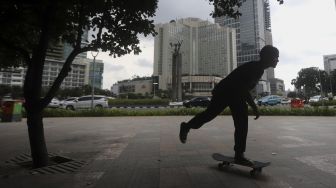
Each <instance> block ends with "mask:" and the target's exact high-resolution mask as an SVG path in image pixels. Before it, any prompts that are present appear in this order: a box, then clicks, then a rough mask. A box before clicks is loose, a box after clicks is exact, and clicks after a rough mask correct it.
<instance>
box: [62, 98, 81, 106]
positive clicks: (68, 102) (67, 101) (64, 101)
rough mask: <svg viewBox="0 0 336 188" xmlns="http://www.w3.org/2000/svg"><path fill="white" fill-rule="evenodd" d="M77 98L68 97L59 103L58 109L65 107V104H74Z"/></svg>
mask: <svg viewBox="0 0 336 188" xmlns="http://www.w3.org/2000/svg"><path fill="white" fill-rule="evenodd" d="M77 98H78V97H70V98H67V99H64V100H62V101H60V108H63V106H66V105H67V104H70V103H72V102H74V101H75V100H76V99H77Z"/></svg>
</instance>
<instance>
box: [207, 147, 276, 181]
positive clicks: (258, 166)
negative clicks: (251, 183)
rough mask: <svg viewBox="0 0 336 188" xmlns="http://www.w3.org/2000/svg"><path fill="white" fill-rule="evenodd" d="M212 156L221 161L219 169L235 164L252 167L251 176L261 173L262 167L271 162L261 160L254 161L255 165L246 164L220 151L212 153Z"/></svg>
mask: <svg viewBox="0 0 336 188" xmlns="http://www.w3.org/2000/svg"><path fill="white" fill-rule="evenodd" d="M212 158H213V159H215V160H216V161H221V163H219V164H218V168H219V169H223V168H224V167H228V166H233V165H234V164H236V165H240V166H246V167H250V168H252V170H251V171H250V175H251V176H256V175H259V174H261V172H262V169H263V168H264V167H266V166H269V165H270V164H271V162H260V161H253V163H254V165H252V166H250V165H244V164H239V163H236V162H235V160H234V158H233V157H229V156H225V155H222V154H220V153H214V154H212Z"/></svg>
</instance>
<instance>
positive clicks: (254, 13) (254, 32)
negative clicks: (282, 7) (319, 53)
mask: <svg viewBox="0 0 336 188" xmlns="http://www.w3.org/2000/svg"><path fill="white" fill-rule="evenodd" d="M239 11H240V12H241V14H242V15H241V16H240V17H239V18H237V19H234V18H231V17H227V16H222V17H217V18H215V23H218V24H219V25H221V26H227V27H231V28H235V29H236V40H237V42H236V43H237V61H238V66H239V65H241V64H243V63H245V62H248V61H254V60H258V59H259V52H260V50H261V48H262V47H264V46H265V45H271V44H272V43H273V42H272V33H271V19H270V8H269V1H268V0H248V1H244V2H243V3H242V6H241V7H240V8H239ZM271 78H274V69H273V68H270V69H267V70H266V71H265V73H264V75H263V76H262V78H261V80H260V81H259V85H258V87H257V90H259V91H257V93H270V83H269V79H271Z"/></svg>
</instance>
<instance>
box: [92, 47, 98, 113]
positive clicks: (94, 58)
mask: <svg viewBox="0 0 336 188" xmlns="http://www.w3.org/2000/svg"><path fill="white" fill-rule="evenodd" d="M98 54H99V51H91V55H92V56H93V63H92V81H91V109H93V100H94V84H95V63H96V57H97V56H98Z"/></svg>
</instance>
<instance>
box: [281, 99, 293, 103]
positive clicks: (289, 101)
mask: <svg viewBox="0 0 336 188" xmlns="http://www.w3.org/2000/svg"><path fill="white" fill-rule="evenodd" d="M291 101H292V99H290V98H282V99H281V104H290V103H291Z"/></svg>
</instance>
